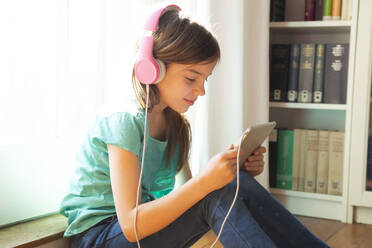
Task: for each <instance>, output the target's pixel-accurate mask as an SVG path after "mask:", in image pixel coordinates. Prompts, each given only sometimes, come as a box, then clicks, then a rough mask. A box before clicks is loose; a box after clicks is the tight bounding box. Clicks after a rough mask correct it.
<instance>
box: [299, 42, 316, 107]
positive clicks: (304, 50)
mask: <svg viewBox="0 0 372 248" xmlns="http://www.w3.org/2000/svg"><path fill="white" fill-rule="evenodd" d="M314 57H315V44H314V43H308V44H307V43H303V44H301V55H300V68H299V76H298V77H299V79H298V102H303V103H309V102H311V101H312V93H313V78H314Z"/></svg>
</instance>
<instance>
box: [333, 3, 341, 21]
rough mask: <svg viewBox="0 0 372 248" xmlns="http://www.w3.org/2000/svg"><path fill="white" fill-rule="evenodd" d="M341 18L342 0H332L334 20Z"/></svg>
mask: <svg viewBox="0 0 372 248" xmlns="http://www.w3.org/2000/svg"><path fill="white" fill-rule="evenodd" d="M340 19H341V0H333V1H332V20H340Z"/></svg>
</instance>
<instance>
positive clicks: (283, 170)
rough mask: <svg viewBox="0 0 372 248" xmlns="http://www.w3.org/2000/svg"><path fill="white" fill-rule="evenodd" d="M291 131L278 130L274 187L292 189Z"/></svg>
mask: <svg viewBox="0 0 372 248" xmlns="http://www.w3.org/2000/svg"><path fill="white" fill-rule="evenodd" d="M292 158H293V130H279V135H278V160H277V164H278V168H277V178H276V187H277V188H280V189H292Z"/></svg>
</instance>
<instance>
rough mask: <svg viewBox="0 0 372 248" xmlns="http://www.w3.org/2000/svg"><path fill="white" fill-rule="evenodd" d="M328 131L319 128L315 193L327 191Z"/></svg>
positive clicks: (325, 192)
mask: <svg viewBox="0 0 372 248" xmlns="http://www.w3.org/2000/svg"><path fill="white" fill-rule="evenodd" d="M328 149H329V131H327V130H319V150H318V162H317V167H318V169H317V175H316V193H322V194H327V192H328V163H329V151H328Z"/></svg>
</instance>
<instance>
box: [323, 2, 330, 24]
mask: <svg viewBox="0 0 372 248" xmlns="http://www.w3.org/2000/svg"><path fill="white" fill-rule="evenodd" d="M331 19H332V0H324V2H323V20H331Z"/></svg>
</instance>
